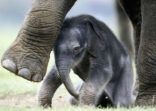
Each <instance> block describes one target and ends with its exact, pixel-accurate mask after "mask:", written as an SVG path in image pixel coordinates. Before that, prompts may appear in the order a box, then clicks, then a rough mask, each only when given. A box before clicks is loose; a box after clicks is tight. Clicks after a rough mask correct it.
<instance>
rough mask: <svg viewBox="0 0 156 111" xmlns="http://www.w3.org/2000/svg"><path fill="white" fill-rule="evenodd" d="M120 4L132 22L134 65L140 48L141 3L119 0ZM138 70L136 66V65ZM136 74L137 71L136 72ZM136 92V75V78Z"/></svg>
mask: <svg viewBox="0 0 156 111" xmlns="http://www.w3.org/2000/svg"><path fill="white" fill-rule="evenodd" d="M119 1H120V3H121V6H122V7H123V9H124V10H125V12H126V13H127V15H128V17H129V18H130V20H131V21H132V24H133V28H134V42H135V58H136V64H138V63H137V57H138V50H139V46H140V33H141V22H142V18H141V2H140V0H119ZM137 69H138V65H137ZM137 73H138V71H137ZM136 77H137V78H136V79H137V80H136V86H135V87H136V91H138V87H139V86H138V85H139V80H138V75H137V76H136Z"/></svg>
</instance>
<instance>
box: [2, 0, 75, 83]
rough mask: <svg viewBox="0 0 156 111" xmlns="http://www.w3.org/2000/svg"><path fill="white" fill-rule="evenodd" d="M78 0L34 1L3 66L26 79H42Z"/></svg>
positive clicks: (4, 58) (3, 61)
mask: <svg viewBox="0 0 156 111" xmlns="http://www.w3.org/2000/svg"><path fill="white" fill-rule="evenodd" d="M75 1H76V0H34V3H33V5H32V8H31V10H30V12H29V13H28V14H27V17H26V19H25V22H24V24H23V26H22V29H21V30H20V32H19V35H18V37H17V39H16V40H15V42H14V43H13V44H12V46H11V47H10V48H9V49H8V50H7V51H6V53H5V54H4V56H3V58H2V61H1V64H2V66H3V67H4V68H6V69H7V70H9V71H11V72H13V73H15V74H17V75H18V76H21V77H23V78H25V79H28V80H31V81H36V82H38V81H41V80H42V79H43V77H44V74H45V73H46V69H47V64H48V60H49V56H50V52H51V50H52V47H53V46H54V44H55V41H56V39H57V35H58V34H59V31H60V27H61V24H62V22H63V20H64V17H65V15H66V13H67V12H68V10H69V9H70V8H71V7H72V6H73V4H74V3H75Z"/></svg>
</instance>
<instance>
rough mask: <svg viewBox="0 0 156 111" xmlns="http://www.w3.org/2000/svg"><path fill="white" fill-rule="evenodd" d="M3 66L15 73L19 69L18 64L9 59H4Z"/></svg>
mask: <svg viewBox="0 0 156 111" xmlns="http://www.w3.org/2000/svg"><path fill="white" fill-rule="evenodd" d="M2 67H4V68H5V69H7V70H9V71H11V72H13V73H16V71H17V68H16V64H15V63H14V62H13V61H11V60H9V59H6V60H3V61H2Z"/></svg>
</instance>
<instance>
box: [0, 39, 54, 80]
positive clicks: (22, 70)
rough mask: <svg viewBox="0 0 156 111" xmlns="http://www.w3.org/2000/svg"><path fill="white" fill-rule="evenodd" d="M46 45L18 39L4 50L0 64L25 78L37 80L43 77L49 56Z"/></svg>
mask: <svg viewBox="0 0 156 111" xmlns="http://www.w3.org/2000/svg"><path fill="white" fill-rule="evenodd" d="M50 51H51V50H49V49H47V47H43V46H42V45H41V44H39V42H38V43H36V44H33V42H30V43H27V42H25V41H24V40H18V39H16V41H15V42H14V43H13V45H12V46H11V47H10V48H9V49H8V50H7V51H6V52H5V54H4V55H3V58H2V60H1V64H2V66H3V67H4V68H5V69H7V70H9V71H11V72H13V73H15V74H16V75H18V76H21V77H23V78H25V79H27V80H30V81H34V82H39V81H41V80H42V79H43V77H44V75H45V73H46V69H47V64H48V61H49V57H50Z"/></svg>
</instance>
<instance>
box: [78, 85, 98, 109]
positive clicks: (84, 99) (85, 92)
mask: <svg viewBox="0 0 156 111" xmlns="http://www.w3.org/2000/svg"><path fill="white" fill-rule="evenodd" d="M95 101H96V88H95V86H94V84H92V83H84V85H83V87H82V89H81V90H80V95H79V104H80V105H93V106H95Z"/></svg>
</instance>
